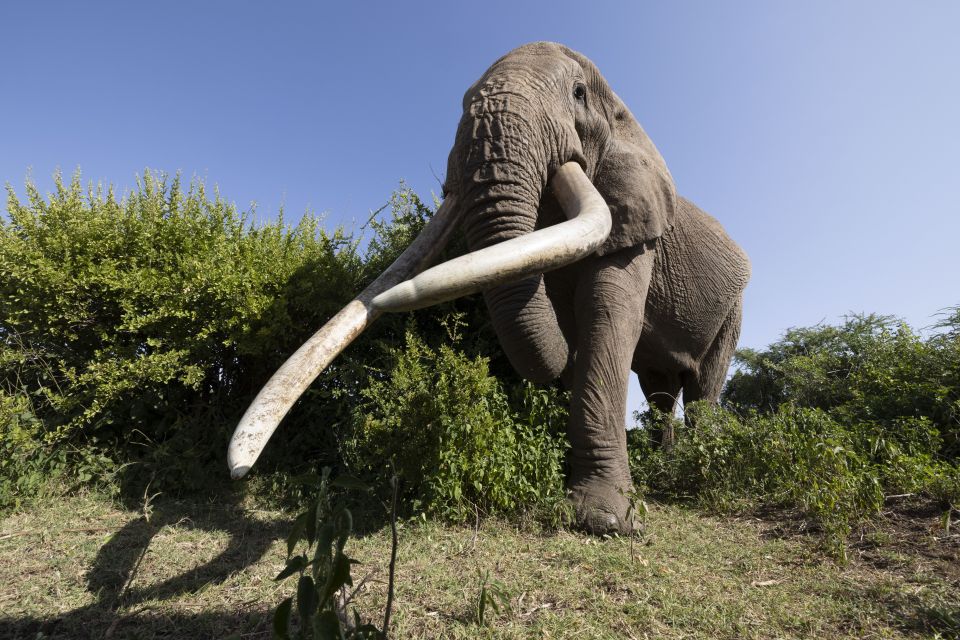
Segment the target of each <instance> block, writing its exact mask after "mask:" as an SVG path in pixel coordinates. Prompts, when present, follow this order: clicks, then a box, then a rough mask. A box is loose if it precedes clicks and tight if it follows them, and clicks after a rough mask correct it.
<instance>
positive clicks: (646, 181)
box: [559, 45, 677, 255]
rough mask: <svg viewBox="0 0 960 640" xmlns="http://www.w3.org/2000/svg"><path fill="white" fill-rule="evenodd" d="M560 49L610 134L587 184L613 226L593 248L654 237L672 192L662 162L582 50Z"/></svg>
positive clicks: (665, 225) (671, 210) (662, 229)
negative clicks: (595, 192)
mask: <svg viewBox="0 0 960 640" xmlns="http://www.w3.org/2000/svg"><path fill="white" fill-rule="evenodd" d="M559 48H560V50H561V51H562V52H563V53H564V54H565V55H567V56H568V57H569V58H570V59H572V60H574V61H575V62H576V63H578V64H579V65H580V68H581V69H582V70H583V72H584V74H585V75H586V77H587V80H588V86H590V87H591V89H592V90H593V91H594V92H595V93H597V94H598V97H599V98H600V105H599V106H600V107H601V108H602V110H603V112H604V115H605V116H606V120H607V125H608V126H609V130H610V134H609V136H610V137H609V139H608V141H607V144H606V147H605V150H604V151H603V152H602V154H601V156H600V160H599V162H598V163H597V168H596V173H595V175H594V179H593V184H594V186H596V187H597V190H598V191H600V193H601V195H603V197H604V198H605V199H606V201H607V204H608V205H609V206H610V213H611V214H612V216H613V229H612V230H611V232H610V236H609V237H608V238H607V241H606V242H605V243H604V244H603V245H601V246H600V248H599V249H598V250H597V253H598V254H600V255H606V254H608V253H613V252H614V251H618V250H620V249H625V248H627V247H632V246H636V245H638V244H643V243H644V242H648V241H650V240H654V239H656V238H659V237H660V236H662V235H663V234H664V233H666V232H667V231H668V230H669V229H670V228H671V227H672V226H673V219H674V214H675V212H676V208H677V192H676V188H675V187H674V186H673V177H672V176H671V175H670V171H669V170H668V169H667V163H666V162H664V161H663V157H662V156H661V155H660V152H659V151H657V148H656V147H655V146H654V145H653V141H651V140H650V138H649V137H648V136H647V134H646V132H645V131H644V130H643V128H641V127H640V124H639V123H638V122H637V120H636V118H634V117H633V114H632V113H630V110H629V109H627V106H626V105H625V104H624V103H623V100H621V99H620V97H619V96H618V95H617V94H616V93H614V92H613V90H612V89H611V88H610V86H609V85H608V84H607V81H606V79H604V77H603V75H602V74H601V73H600V70H599V69H597V67H596V65H594V64H593V62H592V61H590V59H588V58H587V57H586V56H585V55H583V54H582V53H579V52H577V51H574V50H572V49H570V48H568V47H564V46H563V45H559Z"/></svg>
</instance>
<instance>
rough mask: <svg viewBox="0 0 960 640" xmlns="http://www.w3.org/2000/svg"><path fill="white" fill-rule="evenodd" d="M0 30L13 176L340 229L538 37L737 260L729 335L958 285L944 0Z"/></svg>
mask: <svg viewBox="0 0 960 640" xmlns="http://www.w3.org/2000/svg"><path fill="white" fill-rule="evenodd" d="M0 24H2V25H3V29H2V37H0V67H2V71H3V91H2V98H0V180H2V181H6V182H9V183H11V184H12V185H14V187H15V188H16V189H17V191H18V192H19V193H21V194H22V193H23V182H24V177H25V176H26V175H27V174H28V173H31V174H32V176H33V178H34V180H35V181H36V182H37V184H38V185H39V186H40V187H41V189H42V190H47V189H49V188H50V185H51V179H50V177H51V175H52V173H53V172H54V170H55V169H56V168H57V167H59V168H61V169H62V170H63V172H64V173H65V174H68V175H69V174H70V173H72V172H73V171H74V169H76V168H77V167H80V168H81V170H82V172H83V178H84V180H85V181H94V182H98V181H101V182H105V183H114V184H116V185H117V186H119V187H121V188H129V187H130V186H131V185H132V184H133V182H134V180H135V176H136V175H137V174H138V173H141V172H142V171H143V169H144V168H145V167H150V168H153V169H159V170H165V171H168V172H175V171H181V172H182V173H183V174H184V175H186V176H193V175H197V176H200V177H203V178H205V179H206V180H207V181H208V182H210V183H215V184H217V185H219V187H220V190H221V192H222V193H223V195H224V196H225V197H227V198H228V199H230V200H233V201H234V202H236V203H237V205H238V206H239V207H240V208H241V209H247V208H249V206H250V203H251V202H254V201H255V202H257V203H258V211H259V213H260V214H261V215H263V216H268V217H272V216H274V215H276V212H277V210H278V208H279V206H280V205H281V203H283V204H284V205H285V207H286V214H287V216H288V218H290V219H294V218H296V217H298V216H299V215H300V214H301V213H302V212H303V211H304V210H306V209H310V210H313V211H316V212H326V213H327V221H328V224H329V225H335V224H344V225H346V226H348V227H351V226H354V225H357V224H359V223H362V222H363V221H364V220H365V219H366V217H367V216H368V215H369V211H370V210H371V209H376V208H378V207H379V206H380V205H381V204H383V203H384V202H385V200H386V199H387V197H388V196H389V194H390V192H391V191H392V190H393V189H394V188H395V187H396V186H397V184H398V181H399V180H400V179H404V180H406V181H407V183H408V184H410V185H411V186H413V187H414V188H415V189H416V190H417V191H419V192H420V193H421V194H422V195H424V196H429V193H430V191H431V190H438V184H439V183H438V177H439V178H442V177H443V172H444V170H445V168H446V156H447V151H448V149H449V145H450V144H451V142H452V140H453V135H454V132H455V127H456V123H457V120H458V118H459V115H460V99H461V96H462V95H463V92H464V90H465V89H466V88H467V87H468V86H469V85H470V84H471V83H472V82H473V81H474V80H475V79H476V78H477V77H479V75H480V74H481V73H482V72H483V71H484V69H486V67H487V66H488V65H489V64H490V63H491V62H493V61H494V60H495V59H496V58H497V57H498V56H500V55H502V54H503V53H505V52H506V51H508V50H510V49H511V48H513V47H515V46H517V45H519V44H522V43H524V42H529V41H533V40H555V41H559V42H562V43H565V44H567V45H569V46H571V47H573V48H574V49H577V50H579V51H581V52H583V53H584V54H586V55H587V56H588V57H590V58H591V59H592V60H593V61H594V62H595V63H596V64H597V65H598V66H599V68H600V69H601V71H603V72H604V74H605V75H606V77H607V79H608V80H609V81H610V83H611V85H612V86H613V87H614V89H615V90H616V91H617V92H618V93H619V94H620V96H621V97H622V98H623V99H624V100H625V102H626V103H627V104H628V105H629V106H630V107H631V109H632V111H633V112H634V114H635V115H636V116H637V118H638V119H639V120H640V121H641V123H642V124H643V126H644V127H645V128H646V130H647V131H648V133H649V134H650V136H651V137H652V138H653V140H654V142H655V143H656V144H657V146H658V147H659V149H660V151H661V153H662V154H663V156H664V158H665V159H666V161H667V164H668V166H669V167H670V169H671V171H672V173H673V176H674V178H675V180H676V182H677V186H678V189H679V191H680V192H681V193H682V194H683V195H685V196H687V197H689V198H691V199H692V200H694V201H695V202H697V203H698V204H699V205H700V206H701V207H703V208H704V209H706V210H707V211H709V212H710V213H712V214H713V215H715V216H716V217H717V218H719V219H720V221H721V222H722V223H723V224H724V225H725V226H726V228H727V229H728V231H729V232H730V234H731V235H732V236H733V237H734V238H735V239H736V240H737V241H738V242H739V243H740V244H741V245H742V246H743V247H744V248H745V249H746V250H747V252H748V253H749V254H750V257H751V258H752V260H753V280H752V282H751V284H750V287H749V289H748V291H747V297H746V309H745V318H744V327H743V333H742V339H741V344H743V345H746V346H753V347H762V346H764V345H766V344H768V343H769V342H771V341H773V340H775V339H777V338H778V337H779V336H780V334H781V333H782V332H783V331H784V330H785V329H786V328H788V327H791V326H804V325H811V324H815V323H817V322H820V321H824V320H825V321H827V322H835V321H837V320H839V319H840V317H841V316H842V315H844V314H846V313H849V312H859V311H865V312H871V311H873V312H879V313H888V314H895V315H898V316H901V317H904V318H905V319H906V320H907V321H908V322H910V323H911V324H913V325H915V326H917V327H923V326H927V325H929V324H931V323H932V322H933V321H934V320H935V318H934V317H933V316H934V314H936V313H937V312H938V310H940V309H942V308H944V307H947V306H952V305H957V304H960V286H958V284H960V277H958V274H960V250H958V243H960V122H958V117H960V3H957V2H954V1H944V2H935V1H924V2H907V1H903V2H879V1H860V2H854V1H846V0H845V1H835V0H834V1H816V2H811V1H803V2H799V1H798V2H793V3H787V2H766V1H763V2H760V1H758V2H723V3H720V2H708V1H706V0H704V1H702V2H689V1H673V2H668V1H663V2H607V1H603V0H598V1H596V2H593V3H583V2H577V3H572V2H566V1H563V2H560V1H553V2H526V1H521V0H511V1H509V2H501V1H494V2H491V1H487V2H471V3H460V2H454V1H452V0H448V1H446V2H433V3H425V2H424V3H402V2H381V3H374V2H340V3H337V6H334V5H333V4H332V3H320V2H310V3H307V2H273V3H267V2H258V3H254V2H237V1H230V2H226V1H216V2H215V1H210V0H205V1H203V2H164V3H133V2H113V3H110V2H99V3H80V2H61V3H54V2H18V3H4V6H3V7H2V8H0ZM634 387H635V385H634ZM636 398H637V394H636V389H635V388H634V390H633V393H632V394H631V402H632V403H635V402H636Z"/></svg>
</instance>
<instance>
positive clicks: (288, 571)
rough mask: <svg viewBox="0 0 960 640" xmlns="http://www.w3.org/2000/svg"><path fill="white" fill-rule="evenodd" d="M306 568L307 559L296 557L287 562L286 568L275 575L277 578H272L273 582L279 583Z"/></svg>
mask: <svg viewBox="0 0 960 640" xmlns="http://www.w3.org/2000/svg"><path fill="white" fill-rule="evenodd" d="M306 567H307V557H306V556H304V555H298V556H294V557H292V558H290V559H289V560H287V566H286V567H285V568H284V569H283V571H281V572H280V573H278V574H277V577H276V578H274V579H273V580H274V582H279V581H281V580H283V579H284V578H287V577H289V576H292V575H293V574H295V573H299V572H300V571H303V570H304V569H305V568H306Z"/></svg>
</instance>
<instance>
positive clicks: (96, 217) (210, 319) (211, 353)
mask: <svg viewBox="0 0 960 640" xmlns="http://www.w3.org/2000/svg"><path fill="white" fill-rule="evenodd" d="M27 198H28V200H27V202H26V203H21V202H20V201H19V200H18V199H17V197H16V196H15V194H14V193H13V191H12V190H10V191H9V195H8V203H7V208H8V215H9V219H7V220H3V219H0V388H5V389H7V390H8V392H13V393H15V394H22V395H24V396H27V397H29V398H31V401H32V410H33V415H34V417H35V418H36V419H37V420H38V421H39V422H38V423H37V425H34V427H32V428H34V429H35V433H34V434H33V436H32V437H31V440H33V441H34V443H35V444H36V446H37V449H36V451H37V452H40V451H41V450H42V451H43V452H45V453H44V454H43V455H47V454H49V453H50V452H51V451H57V452H63V451H78V450H83V451H87V450H90V451H87V454H89V455H102V453H106V454H109V456H110V457H111V458H114V459H115V461H116V463H117V464H116V465H115V466H116V467H119V463H124V462H128V461H134V462H137V463H138V464H136V465H133V466H127V467H125V470H124V472H125V473H126V474H128V475H131V476H136V477H138V478H140V480H139V482H140V483H141V484H142V483H143V482H146V481H148V480H150V479H151V478H152V479H153V481H154V483H155V484H154V486H155V487H158V486H159V487H164V488H179V489H182V488H190V487H202V486H204V484H205V483H206V482H207V480H208V479H209V474H208V470H209V469H210V468H212V467H213V466H214V464H213V463H216V468H217V469H220V468H222V455H223V453H222V452H223V450H224V444H225V442H226V439H227V437H228V435H229V429H230V428H231V426H232V423H233V421H234V420H235V419H236V418H237V417H238V414H239V412H240V411H242V409H243V408H244V406H245V405H246V403H247V402H248V401H249V399H250V397H251V396H252V394H253V393H254V392H255V391H256V390H257V388H258V387H259V385H260V384H262V382H263V381H264V380H265V378H266V376H268V375H269V374H270V373H272V371H273V370H274V369H275V367H276V366H277V365H279V364H280V362H282V358H283V355H284V354H286V353H289V352H291V351H292V350H293V349H294V348H296V346H298V345H299V341H300V340H302V339H303V338H304V337H305V336H306V333H307V332H308V331H309V329H311V328H313V327H315V326H316V325H317V323H318V321H319V318H322V317H324V316H325V315H330V314H332V313H333V312H335V310H336V308H337V305H338V304H340V303H342V302H345V301H346V299H349V295H350V294H351V293H352V292H353V290H354V289H355V288H356V286H355V283H356V281H357V278H358V276H357V275H356V274H357V273H359V272H360V271H361V269H359V267H358V266H357V265H358V257H357V254H356V251H355V245H353V244H352V243H351V242H350V241H349V239H348V238H346V237H345V236H344V235H343V234H342V233H340V232H335V233H333V234H327V233H326V232H325V231H323V230H322V229H321V228H320V227H319V221H318V220H317V219H316V218H315V217H312V216H305V217H304V218H303V219H302V220H301V221H300V223H299V224H298V225H297V226H295V227H293V228H290V227H287V226H286V225H284V223H283V222H282V220H280V221H277V222H274V223H269V224H265V225H262V226H253V225H252V224H251V221H250V218H249V216H247V215H241V214H239V213H238V212H237V211H236V210H235V208H234V207H233V206H232V205H229V204H228V203H226V202H225V201H224V200H223V199H222V198H220V197H219V195H216V196H214V197H213V198H211V197H210V196H208V194H207V191H206V188H205V187H204V185H203V184H202V183H201V182H194V183H193V184H191V185H190V186H189V187H188V188H184V187H183V185H181V182H180V180H179V178H174V179H173V180H168V179H167V178H166V177H164V176H156V175H154V174H151V173H147V174H145V175H144V178H143V180H142V181H140V182H139V184H138V187H137V189H136V190H135V191H134V192H132V193H130V194H128V195H127V196H126V197H125V198H124V199H122V200H118V199H117V197H116V196H115V195H114V193H113V191H112V190H108V191H107V192H104V191H103V190H101V189H97V190H96V191H94V190H92V189H91V190H87V191H86V192H85V191H84V190H83V189H82V188H81V185H80V180H79V176H75V177H74V179H73V181H72V182H71V183H70V184H64V183H63V182H62V181H61V180H60V179H59V177H58V178H57V180H56V190H55V192H54V193H53V194H51V195H50V197H49V200H46V199H44V198H43V197H42V196H41V195H40V194H39V193H38V192H37V191H36V189H35V188H34V187H33V186H32V185H27ZM18 428H21V429H22V426H21V427H18ZM11 437H12V436H11ZM92 449H97V450H98V451H100V452H102V453H101V454H93V453H92ZM87 454H84V455H87ZM4 474H5V476H7V472H6V471H5V472H4ZM12 475H13V474H11V475H10V476H7V477H8V478H10V477H12ZM16 475H21V474H20V473H19V472H18V473H17V474H16ZM81 477H82V474H81Z"/></svg>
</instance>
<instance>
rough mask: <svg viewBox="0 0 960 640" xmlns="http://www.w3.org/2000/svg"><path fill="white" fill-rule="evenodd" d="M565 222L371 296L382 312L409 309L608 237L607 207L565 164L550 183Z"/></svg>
mask: <svg viewBox="0 0 960 640" xmlns="http://www.w3.org/2000/svg"><path fill="white" fill-rule="evenodd" d="M550 186H551V187H552V188H553V192H554V194H555V195H556V196H557V200H558V201H559V202H560V206H561V207H562V208H563V212H564V214H565V215H566V216H567V218H568V220H567V221H566V222H562V223H560V224H557V225H553V226H552V227H547V228H545V229H540V230H539V231H534V232H532V233H528V234H526V235H523V236H520V237H517V238H511V239H510V240H506V241H504V242H500V243H497V244H495V245H492V246H489V247H486V248H484V249H480V250H478V251H474V252H472V253H468V254H466V255H462V256H460V257H458V258H454V259H453V260H449V261H447V262H444V263H443V264H439V265H437V266H435V267H432V268H430V269H427V270H426V271H424V272H423V273H421V274H420V275H418V276H416V277H415V278H413V279H411V280H407V281H405V282H401V283H400V284H398V285H397V286H395V287H393V288H392V289H390V290H389V291H385V292H384V293H381V294H380V295H378V296H377V297H375V298H374V299H373V306H374V308H375V309H378V310H381V311H410V310H412V309H419V308H421V307H427V306H430V305H432V304H437V303H438V302H445V301H447V300H453V299H454V298H459V297H460V296H465V295H467V294H470V293H476V292H477V291H482V290H484V289H489V288H490V287H495V286H497V285H500V284H506V283H508V282H515V281H517V280H520V279H522V278H525V277H527V276H531V275H535V274H540V273H544V272H546V271H550V270H552V269H557V268H559V267H562V266H564V265H568V264H570V263H572V262H576V261H577V260H580V259H582V258H585V257H586V256H588V255H590V254H591V253H593V252H594V251H596V250H597V248H598V247H599V246H600V245H601V244H603V241H604V240H606V239H607V236H609V235H610V228H611V226H612V221H611V218H610V208H609V207H608V206H607V203H606V202H605V201H604V200H603V196H601V195H600V193H599V192H598V191H597V189H596V187H594V186H593V184H592V183H591V182H590V179H589V178H587V176H586V175H585V174H584V173H583V169H582V168H581V167H580V165H579V164H577V163H576V162H568V163H566V164H564V165H563V166H562V167H560V168H559V169H557V171H556V173H554V175H553V178H552V179H551V181H550Z"/></svg>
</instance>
